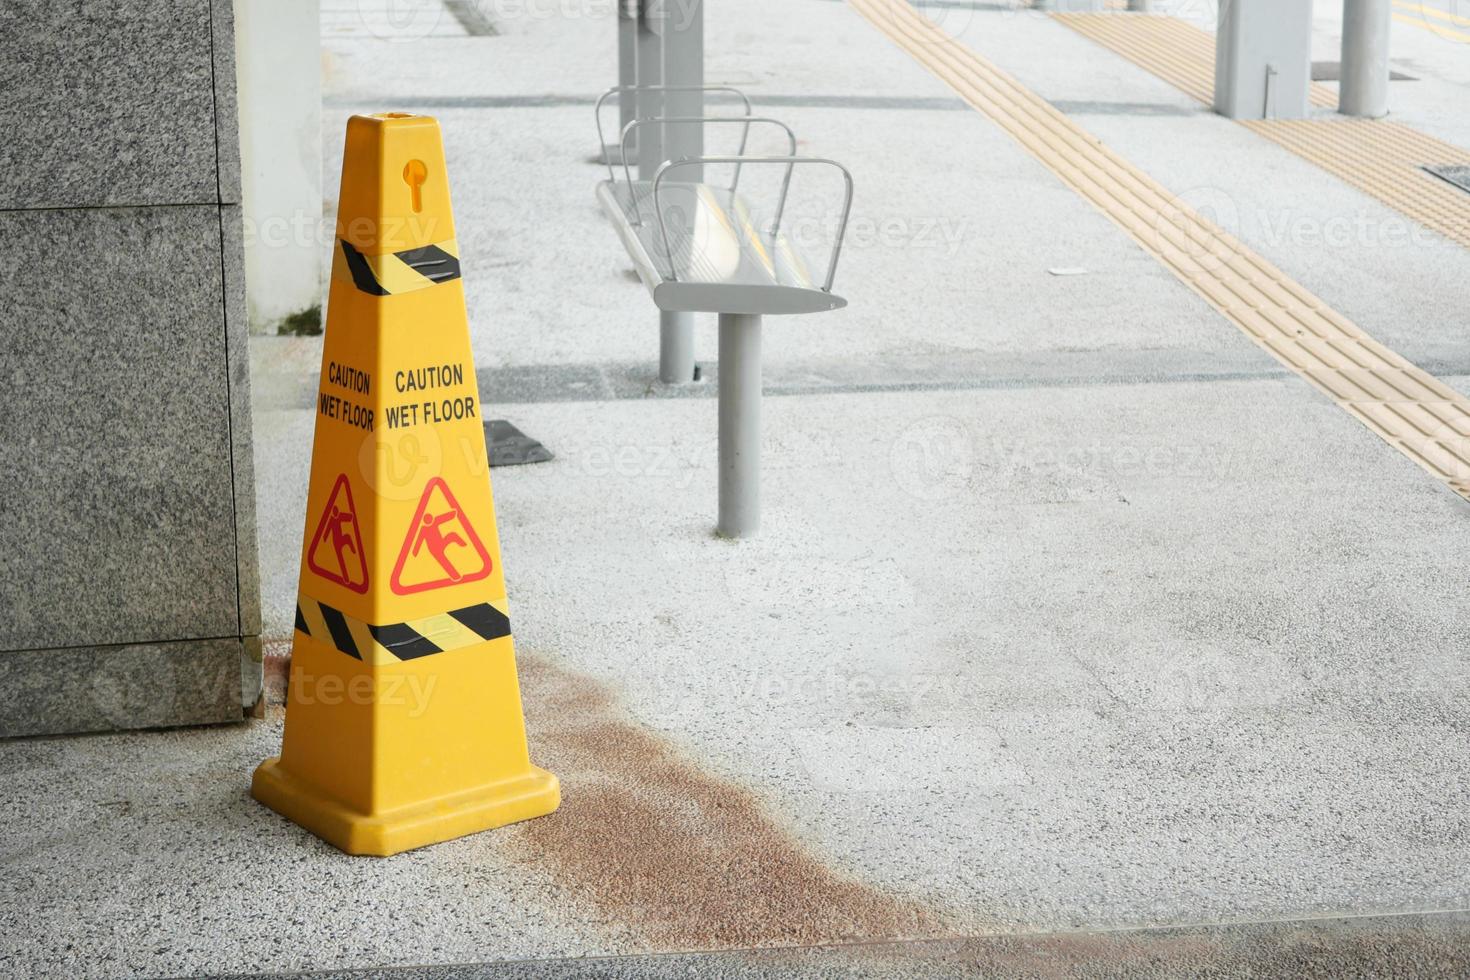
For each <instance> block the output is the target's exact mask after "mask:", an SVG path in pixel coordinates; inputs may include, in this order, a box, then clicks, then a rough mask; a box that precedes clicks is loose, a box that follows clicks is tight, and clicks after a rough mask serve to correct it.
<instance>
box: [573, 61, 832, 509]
mask: <svg viewBox="0 0 1470 980" xmlns="http://www.w3.org/2000/svg"><path fill="white" fill-rule="evenodd" d="M623 88H624V87H622V86H620V87H618V88H614V89H611V90H609V91H608V92H607V93H606V94H605V95H604V96H603V97H602V98H601V99H599V100H598V103H597V111H598V121H597V129H598V143H599V145H605V144H604V142H603V134H602V115H601V110H602V105H603V102H604V101H605V100H606V99H607V98H609V97H611V96H612V95H614V94H617V93H619V92H620V91H621V90H622V89H623ZM737 94H739V95H740V98H741V99H742V101H743V102H744V104H745V106H746V113H745V115H738V116H666V117H651V118H641V119H634V120H632V121H631V122H629V123H628V124H627V125H626V126H624V127H623V131H622V137H621V140H620V141H619V148H620V149H621V150H622V151H623V152H621V153H619V154H618V156H619V157H620V158H621V160H622V161H623V164H622V177H621V179H619V176H618V173H617V172H616V170H615V169H614V167H613V165H612V163H611V162H610V161H611V155H609V162H608V177H607V180H605V181H602V182H601V183H599V184H598V186H597V199H598V201H599V202H600V203H601V205H602V208H603V210H604V211H605V212H606V213H607V215H608V217H609V219H611V221H612V224H613V227H614V228H615V229H616V230H617V232H618V237H619V238H621V239H622V242H623V247H624V248H625V249H627V252H628V255H629V257H630V258H631V259H632V260H633V266H634V268H635V269H637V271H638V276H639V278H640V279H642V280H643V284H644V286H646V287H647V288H648V293H649V295H650V296H651V297H652V298H653V302H654V305H655V306H656V307H658V309H659V311H660V312H661V313H662V314H688V313H699V312H703V313H716V314H718V315H719V330H720V340H719V522H718V525H717V531H718V532H719V533H720V534H721V535H723V536H725V537H745V536H749V535H751V534H754V533H755V532H756V530H758V528H759V526H760V396H761V370H760V348H761V318H762V317H763V316H766V315H767V314H771V315H782V314H790V313H817V312H821V311H823V310H835V309H840V308H841V307H843V306H846V305H847V301H846V300H844V299H843V298H842V297H841V296H838V295H837V294H836V293H834V292H832V282H833V277H834V276H835V275H836V273H837V260H838V258H839V256H840V255H841V252H842V240H843V237H844V235H845V234H846V231H847V219H848V215H849V214H850V212H851V210H852V175H851V174H850V173H849V172H848V170H847V168H846V167H844V166H842V165H841V164H840V163H837V162H836V161H834V160H828V159H826V158H822V157H805V156H797V155H796V153H795V149H796V137H795V135H794V134H793V133H792V132H791V128H790V127H789V126H787V125H786V124H785V123H782V122H780V121H779V120H776V119H772V118H770V117H765V116H755V115H752V114H751V110H750V100H749V99H746V98H745V97H744V95H743V93H737ZM724 124H738V125H742V126H744V132H743V133H742V135H741V139H740V149H739V151H738V152H737V153H735V154H734V155H725V156H692V157H683V158H680V159H677V160H667V161H664V162H663V163H662V165H660V166H659V167H658V169H657V171H656V172H655V173H654V174H653V177H652V179H651V180H635V179H634V177H633V175H632V171H631V170H630V168H629V167H628V164H627V160H628V156H629V152H630V151H629V150H628V147H629V145H630V141H631V138H632V137H633V136H634V135H635V134H636V133H637V131H638V130H639V129H641V128H645V127H652V126H660V127H664V126H680V125H690V126H693V125H697V126H701V127H703V126H705V125H724ZM752 126H773V127H779V128H780V129H781V130H783V131H784V132H785V133H786V135H787V138H788V145H789V147H790V151H791V152H790V153H788V154H787V155H784V156H748V155H746V153H745V148H746V145H747V142H748V137H749V133H750V128H751V127H752ZM648 142H649V141H646V140H645V141H642V142H641V146H646V145H648ZM716 164H724V165H730V166H732V167H733V177H732V179H731V182H730V186H729V187H720V186H715V185H713V184H709V183H705V182H704V181H702V180H682V181H681V180H674V179H671V178H672V175H676V174H678V173H679V172H680V171H685V172H688V171H690V170H694V169H695V168H703V167H704V166H706V165H716ZM755 166H761V167H764V166H779V167H783V168H785V173H784V174H783V177H782V180H781V190H780V195H779V197H778V198H777V200H776V203H775V208H774V212H773V215H774V216H773V218H772V220H771V221H770V223H769V225H763V224H762V222H761V220H760V218H759V216H758V213H757V212H756V211H755V210H754V209H752V208H751V206H750V205H749V204H748V203H747V202H746V200H745V199H744V198H743V197H742V196H741V195H740V193H739V182H740V175H741V172H742V170H743V169H745V168H747V167H755ZM807 166H819V167H827V168H833V169H835V170H837V171H838V172H839V173H840V174H841V176H842V180H843V203H842V211H841V214H840V216H839V218H838V220H837V225H836V228H835V233H834V236H833V242H832V248H831V252H830V254H829V255H828V257H827V262H826V266H825V270H824V272H823V273H822V274H821V275H820V276H817V275H813V273H812V268H813V267H812V266H811V265H810V264H809V263H808V262H807V261H806V259H805V258H804V257H803V256H802V255H801V254H800V253H799V252H798V251H797V249H796V247H795V245H794V244H793V243H792V242H791V241H790V240H789V239H788V237H787V236H786V234H785V233H784V232H783V230H782V224H781V222H782V218H783V217H784V215H785V212H786V197H787V192H788V190H789V189H790V185H791V175H792V173H793V171H794V170H795V168H797V167H807Z"/></svg>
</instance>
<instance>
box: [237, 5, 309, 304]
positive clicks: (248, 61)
mask: <svg viewBox="0 0 1470 980" xmlns="http://www.w3.org/2000/svg"><path fill="white" fill-rule="evenodd" d="M235 59H236V65H237V69H236V72H237V77H238V81H239V99H240V183H241V193H242V195H243V198H244V200H243V202H242V203H243V217H244V225H245V300H246V307H247V310H248V311H249V317H250V329H251V330H252V331H253V332H256V333H274V332H275V331H276V329H277V328H278V327H279V326H280V324H281V322H282V321H283V320H284V319H285V318H286V317H288V316H290V315H292V314H293V313H301V312H303V311H305V310H308V309H310V308H311V307H313V306H320V305H321V301H322V279H321V268H322V265H321V263H322V254H321V253H322V250H323V249H324V248H325V247H326V246H325V243H324V242H323V240H322V237H321V236H322V232H321V227H322V78H321V75H322V69H321V65H322V43H321V12H320V3H319V0H249V2H248V3H236V4H235Z"/></svg>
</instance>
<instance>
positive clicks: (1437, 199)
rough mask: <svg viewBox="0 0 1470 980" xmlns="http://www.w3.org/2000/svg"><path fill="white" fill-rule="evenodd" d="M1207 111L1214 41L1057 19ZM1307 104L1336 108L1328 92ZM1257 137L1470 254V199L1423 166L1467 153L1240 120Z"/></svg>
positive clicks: (1345, 128)
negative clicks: (1205, 106) (1310, 163)
mask: <svg viewBox="0 0 1470 980" xmlns="http://www.w3.org/2000/svg"><path fill="white" fill-rule="evenodd" d="M1053 16H1054V17H1055V18H1056V19H1057V20H1058V21H1060V22H1062V23H1063V24H1066V25H1067V26H1068V27H1071V28H1073V29H1074V30H1076V31H1078V32H1079V33H1081V34H1084V35H1086V36H1087V37H1090V38H1092V39H1093V40H1094V41H1097V42H1098V43H1099V44H1101V45H1103V46H1104V47H1106V48H1109V49H1111V50H1113V51H1115V52H1117V53H1118V54H1120V55H1122V56H1123V57H1125V58H1127V59H1128V60H1129V61H1132V62H1133V63H1134V64H1136V65H1138V66H1139V67H1141V68H1144V69H1146V70H1148V71H1150V72H1152V73H1154V74H1155V75H1157V76H1159V77H1160V78H1162V79H1163V80H1164V81H1166V82H1169V83H1171V84H1173V85H1175V86H1176V87H1178V88H1179V89H1180V90H1181V91H1183V92H1185V93H1186V94H1188V95H1192V96H1194V97H1195V98H1196V99H1199V100H1200V101H1201V102H1203V103H1205V104H1206V105H1208V104H1210V103H1211V102H1212V101H1213V94H1214V89H1215V39H1214V37H1213V36H1212V35H1211V34H1209V33H1208V32H1207V31H1202V30H1200V29H1199V28H1198V27H1195V26H1194V25H1193V24H1188V23H1185V22H1184V21H1182V20H1179V19H1178V18H1176V17H1161V16H1155V15H1151V14H1054V15H1053ZM1311 98H1312V103H1313V104H1314V105H1317V106H1322V107H1324V108H1332V107H1335V106H1336V105H1337V96H1336V95H1335V94H1334V93H1333V91H1332V90H1331V89H1329V88H1326V87H1325V86H1321V85H1313V86H1312V95H1311ZM1239 122H1240V123H1241V125H1243V126H1247V127H1249V128H1250V129H1252V130H1254V131H1255V132H1257V133H1259V134H1260V135H1262V136H1264V137H1266V138H1267V139H1269V140H1271V141H1272V142H1273V143H1277V144H1279V145H1280V146H1282V147H1285V148H1286V149H1288V150H1290V151H1291V152H1293V153H1295V154H1296V155H1297V156H1299V157H1301V158H1302V159H1304V160H1308V161H1310V162H1312V163H1315V164H1316V165H1317V166H1319V167H1321V168H1322V169H1323V170H1326V171H1327V172H1328V173H1331V174H1333V175H1334V176H1336V177H1338V178H1339V179H1341V180H1343V181H1346V182H1347V183H1348V184H1351V185H1352V186H1353V187H1356V188H1357V189H1358V190H1360V191H1362V192H1363V193H1365V194H1367V195H1369V196H1370V197H1374V198H1377V199H1378V200H1379V201H1380V202H1382V203H1383V204H1386V205H1388V206H1389V207H1391V208H1394V209H1396V210H1398V211H1399V212H1400V213H1402V214H1404V215H1406V216H1407V217H1410V218H1412V219H1414V220H1415V221H1418V222H1420V223H1421V224H1423V225H1424V226H1425V227H1428V228H1432V229H1433V230H1435V231H1437V232H1439V233H1440V234H1441V235H1444V236H1445V237H1446V238H1449V239H1451V240H1452V241H1455V242H1458V243H1459V244H1461V245H1464V246H1465V247H1467V248H1470V195H1467V194H1465V193H1463V192H1461V191H1459V190H1457V189H1456V188H1454V187H1451V186H1449V185H1447V184H1446V183H1445V182H1444V181H1442V180H1438V179H1436V178H1435V177H1434V176H1433V175H1432V174H1429V173H1427V172H1425V170H1424V169H1423V168H1424V167H1425V166H1433V165H1443V164H1464V163H1470V152H1467V151H1465V150H1462V149H1460V148H1459V147H1457V146H1452V145H1451V144H1449V143H1445V142H1443V141H1441V140H1437V139H1435V138H1434V137H1432V136H1426V135H1424V134H1423V133H1421V132H1418V131H1417V130H1413V129H1410V128H1409V127H1407V126H1402V125H1399V124H1398V123H1395V122H1389V121H1388V120H1386V119H1355V118H1350V117H1346V116H1337V117H1333V118H1327V119H1242V120H1239Z"/></svg>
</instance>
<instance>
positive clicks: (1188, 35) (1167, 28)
mask: <svg viewBox="0 0 1470 980" xmlns="http://www.w3.org/2000/svg"><path fill="white" fill-rule="evenodd" d="M1052 16H1053V17H1055V18H1056V19H1057V20H1059V21H1061V22H1062V23H1063V24H1066V25H1067V26H1068V27H1070V28H1072V29H1073V30H1074V31H1076V32H1077V33H1079V34H1083V35H1085V36H1087V37H1090V38H1092V39H1093V40H1094V41H1096V42H1097V43H1099V44H1101V45H1102V46H1103V47H1105V48H1110V49H1112V50H1113V51H1115V52H1117V53H1118V54H1120V55H1122V56H1123V57H1125V58H1127V59H1128V60H1129V61H1131V62H1133V63H1134V64H1135V65H1138V66H1139V67H1140V68H1143V69H1145V70H1147V71H1150V72H1152V73H1153V74H1155V75H1157V76H1159V77H1160V78H1162V79H1163V80H1164V81H1166V82H1168V83H1169V84H1171V85H1173V86H1174V87H1175V88H1177V89H1179V90H1180V91H1182V92H1184V93H1185V94H1186V95H1192V96H1194V97H1195V98H1196V99H1199V100H1200V101H1201V102H1203V103H1205V104H1206V105H1211V104H1213V103H1214V101H1215V37H1214V35H1213V34H1210V33H1209V32H1208V31H1202V30H1200V29H1199V28H1198V27H1195V26H1194V25H1193V24H1190V23H1186V22H1185V21H1182V20H1180V19H1179V18H1178V17H1164V16H1159V15H1157V14H1137V13H1102V14H1052ZM1307 98H1308V99H1310V100H1311V103H1312V105H1314V106H1320V107H1322V108H1324V109H1335V108H1337V93H1336V92H1334V91H1333V90H1332V89H1330V88H1328V87H1327V86H1326V85H1317V84H1315V83H1313V85H1312V86H1311V88H1310V89H1309V90H1308V95H1307Z"/></svg>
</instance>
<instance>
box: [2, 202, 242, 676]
mask: <svg viewBox="0 0 1470 980" xmlns="http://www.w3.org/2000/svg"><path fill="white" fill-rule="evenodd" d="M220 254H221V253H220V219H219V211H218V209H216V208H200V207H183V208H133V209H121V210H112V209H89V210H67V211H11V212H0V296H4V297H6V299H7V305H6V307H5V309H4V310H3V312H0V321H3V325H4V329H5V335H4V341H3V343H4V346H5V355H4V360H3V363H4V364H5V371H6V374H7V375H8V381H9V384H8V388H9V392H8V396H7V397H6V398H3V399H0V458H3V459H4V460H5V461H6V465H5V466H3V467H0V500H4V501H6V508H5V509H6V510H7V511H8V512H9V515H8V518H7V520H6V521H5V526H4V528H3V530H0V535H3V538H4V544H5V547H3V548H0V650H17V649H30V648H39V647H58V646H77V645H81V644H113V643H133V642H146V641H153V640H160V639H184V638H194V637H220V636H232V635H235V636H237V635H239V634H240V632H241V631H240V618H239V609H238V601H237V598H236V588H237V569H236V561H237V554H236V534H237V531H236V526H235V517H236V515H235V507H234V487H233V479H232V473H231V455H232V452H233V450H234V447H233V446H232V444H231V427H230V418H229V412H230V393H229V391H228V390H227V389H228V386H227V376H226V366H225V359H224V338H225V323H224V315H223V309H222V304H221V300H220V296H221V289H222V286H221V261H220ZM247 422H248V420H247ZM246 431H247V432H248V428H247V430H246Z"/></svg>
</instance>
